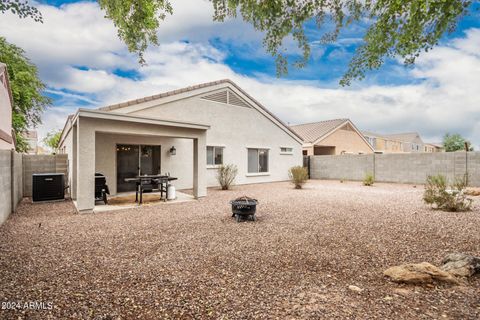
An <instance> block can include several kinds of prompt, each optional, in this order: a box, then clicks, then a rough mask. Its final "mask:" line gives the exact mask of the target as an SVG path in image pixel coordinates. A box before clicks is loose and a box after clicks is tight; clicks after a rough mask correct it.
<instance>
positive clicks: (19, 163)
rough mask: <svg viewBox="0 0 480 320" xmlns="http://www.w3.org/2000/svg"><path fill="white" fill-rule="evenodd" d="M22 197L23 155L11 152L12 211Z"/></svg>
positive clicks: (15, 208)
mask: <svg viewBox="0 0 480 320" xmlns="http://www.w3.org/2000/svg"><path fill="white" fill-rule="evenodd" d="M22 198H23V157H22V154H21V153H16V152H12V211H13V212H15V211H16V210H17V205H18V203H19V202H20V200H22Z"/></svg>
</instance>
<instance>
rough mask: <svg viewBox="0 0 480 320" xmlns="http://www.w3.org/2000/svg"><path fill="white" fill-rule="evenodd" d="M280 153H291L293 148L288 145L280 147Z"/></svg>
mask: <svg viewBox="0 0 480 320" xmlns="http://www.w3.org/2000/svg"><path fill="white" fill-rule="evenodd" d="M280 153H281V154H293V148H290V147H280Z"/></svg>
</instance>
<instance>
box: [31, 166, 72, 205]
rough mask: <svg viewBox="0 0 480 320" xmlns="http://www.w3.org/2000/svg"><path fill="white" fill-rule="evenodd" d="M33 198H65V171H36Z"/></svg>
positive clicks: (46, 199)
mask: <svg viewBox="0 0 480 320" xmlns="http://www.w3.org/2000/svg"><path fill="white" fill-rule="evenodd" d="M32 199H33V201H34V202H36V201H52V200H63V199H65V176H64V174H63V173H35V174H33V175H32Z"/></svg>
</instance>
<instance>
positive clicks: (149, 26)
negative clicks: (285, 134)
mask: <svg viewBox="0 0 480 320" xmlns="http://www.w3.org/2000/svg"><path fill="white" fill-rule="evenodd" d="M1 1H2V2H1V4H2V6H1V7H0V8H1V10H2V12H5V11H7V10H11V11H12V12H14V13H17V14H18V15H20V16H22V17H27V16H31V17H33V18H35V17H37V18H38V17H40V19H41V16H40V14H39V13H38V11H33V9H34V8H33V9H32V8H31V7H30V6H28V5H26V4H24V5H23V7H22V6H21V5H19V2H17V1H20V0H1ZM98 1H99V4H100V7H101V8H102V9H104V10H105V12H106V17H107V18H109V19H111V20H112V21H113V23H114V24H115V26H116V27H117V29H118V36H119V37H120V39H122V40H123V41H124V42H125V43H126V45H127V47H128V49H129V50H130V51H131V52H135V53H136V54H137V55H138V56H139V60H140V62H141V63H144V62H145V60H144V57H143V55H144V52H145V51H146V49H147V47H148V45H149V44H150V43H152V44H158V37H157V30H158V28H159V27H160V23H161V22H162V21H163V20H164V19H165V17H166V16H167V14H172V13H173V9H172V6H171V3H170V1H169V0H98ZM474 1H475V2H477V1H476V0H428V1H427V0H302V1H298V0H262V1H258V0H210V2H211V3H212V5H213V8H214V16H213V19H214V20H216V21H225V20H226V19H227V18H229V17H237V15H241V17H242V19H243V20H244V21H246V22H247V23H250V24H252V25H253V26H254V28H255V29H257V30H259V31H262V32H263V33H264V34H265V36H264V39H263V44H264V47H265V49H266V50H267V52H268V53H270V54H271V55H272V56H273V57H274V58H275V60H276V65H277V74H278V75H279V76H281V75H284V74H286V73H287V72H288V69H289V67H290V65H293V66H294V67H303V66H305V65H306V64H307V62H308V60H309V58H310V54H311V50H312V46H311V44H312V42H314V41H316V42H318V41H320V43H324V44H326V43H332V42H335V41H336V40H337V39H338V37H339V35H340V32H341V30H342V29H345V28H347V27H348V26H350V25H352V23H355V22H361V23H366V24H367V28H366V32H365V34H364V37H363V43H362V44H361V45H360V46H359V47H358V48H357V49H356V52H355V55H354V56H353V58H352V60H351V61H350V64H349V67H348V70H347V71H346V73H345V74H344V76H343V78H342V79H341V80H340V84H341V85H349V84H350V83H351V81H352V80H355V79H363V78H364V77H365V72H367V71H369V70H374V69H378V68H380V66H382V65H383V63H384V62H385V59H387V58H394V57H397V56H398V57H400V58H401V59H402V60H403V61H404V63H405V64H407V65H409V64H413V63H415V59H416V58H417V57H418V56H419V55H420V54H421V53H422V52H424V51H428V50H430V49H431V48H433V47H434V46H435V45H437V44H438V41H439V39H440V38H441V37H442V35H444V34H445V33H446V32H451V31H453V30H454V29H455V27H456V25H457V23H458V20H459V19H460V18H461V17H462V16H463V15H465V14H467V13H468V12H469V10H470V8H471V4H472V2H474ZM199 4H200V2H199ZM200 5H202V4H200ZM12 8H13V9H12ZM35 10H36V9H35ZM312 22H314V23H315V25H316V28H317V29H318V31H319V32H318V33H319V34H320V35H317V34H318V33H313V32H310V34H314V36H311V35H310V36H309V34H308V33H307V32H306V26H307V24H309V23H312ZM290 38H293V40H294V41H295V42H296V43H297V46H298V48H299V49H300V51H301V55H300V57H299V58H296V59H294V60H293V62H292V61H290V60H291V58H289V57H292V56H295V54H294V52H287V49H286V46H285V43H286V42H287V41H288V40H289V39H290Z"/></svg>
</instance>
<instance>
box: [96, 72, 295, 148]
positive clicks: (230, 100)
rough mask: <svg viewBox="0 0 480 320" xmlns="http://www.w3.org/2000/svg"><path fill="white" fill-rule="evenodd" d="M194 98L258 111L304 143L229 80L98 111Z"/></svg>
mask: <svg viewBox="0 0 480 320" xmlns="http://www.w3.org/2000/svg"><path fill="white" fill-rule="evenodd" d="M192 97H200V98H203V99H206V100H211V101H215V100H217V101H215V102H220V103H225V101H226V103H227V104H230V105H234V106H239V107H248V108H253V109H256V110H257V111H259V112H260V113H261V114H262V115H263V116H265V117H266V118H268V119H269V120H270V121H272V122H273V123H274V124H275V125H277V126H278V127H279V128H280V129H282V130H283V131H285V132H286V133H287V134H288V135H290V136H291V137H292V138H294V139H295V140H297V141H298V142H299V143H301V142H302V138H301V137H300V136H299V135H298V134H297V133H296V132H295V131H293V130H291V129H290V128H289V127H288V126H287V125H286V124H285V123H283V121H281V120H280V119H279V118H277V117H276V116H275V115H274V114H273V113H271V112H270V111H269V110H268V109H267V108H265V107H264V106H263V105H262V104H260V102H258V101H257V100H255V99H254V98H253V97H252V96H250V95H249V94H248V93H246V92H245V91H244V90H243V89H241V88H240V87H239V86H238V85H237V84H235V83H234V82H233V81H231V80H229V79H224V80H219V81H213V82H207V83H202V84H199V85H195V86H190V87H186V88H183V89H178V90H173V91H168V92H165V93H161V94H156V95H153V96H148V97H144V98H140V99H136V100H130V101H127V102H123V103H119V104H114V105H110V106H106V107H101V108H98V110H101V111H107V112H109V111H115V112H120V113H132V112H136V111H140V110H144V109H148V108H152V107H158V106H160V105H162V104H164V103H169V102H172V101H176V100H181V99H186V98H192Z"/></svg>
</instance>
